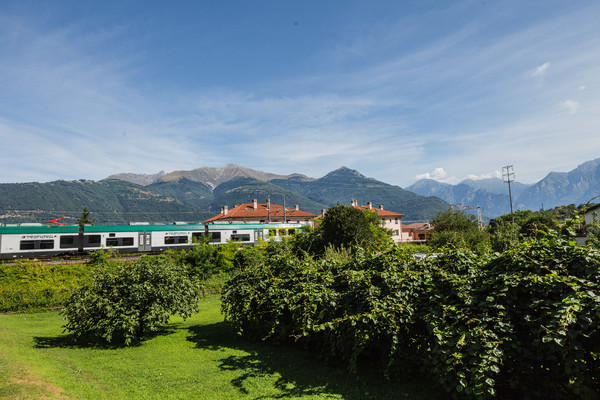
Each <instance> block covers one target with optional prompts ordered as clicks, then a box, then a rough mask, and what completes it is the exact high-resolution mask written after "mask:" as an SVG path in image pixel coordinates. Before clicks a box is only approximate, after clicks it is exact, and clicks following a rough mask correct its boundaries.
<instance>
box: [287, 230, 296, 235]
mask: <svg viewBox="0 0 600 400" xmlns="http://www.w3.org/2000/svg"><path fill="white" fill-rule="evenodd" d="M295 234H296V230H295V229H288V235H295Z"/></svg>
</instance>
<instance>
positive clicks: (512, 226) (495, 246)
mask: <svg viewBox="0 0 600 400" xmlns="http://www.w3.org/2000/svg"><path fill="white" fill-rule="evenodd" d="M520 230H521V229H520V227H519V225H517V224H516V223H513V222H511V221H499V222H496V224H495V225H494V227H493V230H492V233H491V235H490V240H491V246H492V250H494V251H498V252H503V251H506V250H509V249H512V248H513V247H515V246H517V245H518V244H519V243H520V241H521V236H520V234H519V233H520Z"/></svg>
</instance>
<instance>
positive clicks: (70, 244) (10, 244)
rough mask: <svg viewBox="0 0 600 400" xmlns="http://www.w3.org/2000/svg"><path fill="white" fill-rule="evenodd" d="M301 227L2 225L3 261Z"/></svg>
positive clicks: (185, 244)
mask: <svg viewBox="0 0 600 400" xmlns="http://www.w3.org/2000/svg"><path fill="white" fill-rule="evenodd" d="M299 229H301V225H300V224H298V223H267V224H265V223H255V224H207V225H205V224H148V223H131V224H129V225H86V226H85V227H84V229H83V232H80V231H79V226H78V225H70V226H46V225H41V224H40V225H36V226H32V225H31V224H28V225H20V226H0V259H13V258H21V257H46V256H59V255H67V254H76V253H78V252H79V251H80V250H81V251H83V252H90V251H94V250H99V249H102V248H104V249H108V248H111V249H113V250H115V251H118V252H124V253H135V252H155V251H164V250H167V249H170V248H174V249H182V248H190V247H192V246H193V245H194V243H195V242H198V241H201V240H204V239H205V238H206V236H208V243H210V244H215V245H217V244H224V243H226V242H228V241H233V240H235V241H238V242H240V243H241V244H243V245H253V244H256V243H258V242H259V241H260V240H281V238H282V237H284V236H288V235H291V234H293V233H295V232H296V231H297V230H299Z"/></svg>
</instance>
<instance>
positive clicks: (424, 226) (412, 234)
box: [402, 222, 433, 242]
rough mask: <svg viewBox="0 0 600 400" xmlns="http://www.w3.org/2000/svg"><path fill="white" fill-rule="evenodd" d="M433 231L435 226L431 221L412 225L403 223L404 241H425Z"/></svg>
mask: <svg viewBox="0 0 600 400" xmlns="http://www.w3.org/2000/svg"><path fill="white" fill-rule="evenodd" d="M431 232H433V226H432V225H431V224H430V223H429V222H417V223H414V224H410V225H402V234H403V236H402V241H403V242H424V241H426V240H427V239H429V236H430V235H431Z"/></svg>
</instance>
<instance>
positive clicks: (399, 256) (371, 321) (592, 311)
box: [222, 235, 600, 399]
mask: <svg viewBox="0 0 600 400" xmlns="http://www.w3.org/2000/svg"><path fill="white" fill-rule="evenodd" d="M598 293H600V254H599V253H598V251H596V250H594V249H591V248H589V247H577V246H575V244H574V243H572V242H569V241H568V240H566V239H563V238H560V237H556V236H550V235H549V236H547V237H544V238H541V239H538V240H536V241H534V242H531V243H525V244H522V245H520V246H518V247H516V248H514V249H512V250H510V251H507V252H505V253H503V254H501V255H489V256H485V257H482V256H478V255H476V254H474V253H472V252H469V251H465V250H456V249H449V250H446V251H444V252H443V253H440V254H437V256H436V257H429V258H426V259H425V260H423V261H417V260H415V259H414V258H413V256H412V254H410V252H406V251H404V250H403V249H402V248H401V247H394V248H392V249H390V250H388V251H385V252H380V253H373V254H371V253H368V252H364V251H356V252H355V253H354V256H353V259H352V261H351V262H350V263H346V264H341V263H339V262H336V261H335V260H327V259H321V260H315V259H312V258H310V257H294V256H291V255H290V254H287V253H282V254H277V253H273V254H271V255H269V257H268V258H267V260H266V261H265V263H262V264H260V265H257V266H255V267H251V268H248V269H246V270H244V271H241V272H240V273H239V274H237V275H236V276H235V277H233V278H232V279H231V280H230V281H229V282H228V283H227V285H226V290H225V293H224V295H223V303H222V307H223V311H224V313H225V316H226V319H227V320H228V321H230V322H231V323H232V324H233V326H234V327H235V328H236V329H238V330H239V331H240V332H242V333H243V334H244V335H246V336H248V337H252V338H256V339H267V340H276V341H285V340H288V341H289V340H296V341H299V342H301V343H303V344H304V345H306V346H310V348H312V349H314V350H315V351H318V352H321V353H323V354H324V355H325V357H326V358H331V359H337V360H343V361H345V362H347V363H348V365H349V368H350V369H351V370H353V371H355V370H357V369H358V366H359V365H360V363H361V360H364V359H365V358H366V357H368V358H370V359H374V360H379V362H380V363H382V365H384V366H386V367H384V368H383V369H382V372H383V373H393V371H394V369H395V368H403V369H407V368H408V369H410V368H411V367H415V366H420V367H421V368H423V370H424V371H428V372H429V373H431V374H432V378H433V379H434V380H435V381H437V382H438V384H440V386H441V387H443V388H445V389H446V390H447V391H448V392H450V393H452V394H453V395H454V396H455V397H456V398H493V397H496V396H499V397H501V398H523V399H526V398H536V399H543V398H583V399H595V398H598V397H600V381H599V379H600V296H599V295H598Z"/></svg>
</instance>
